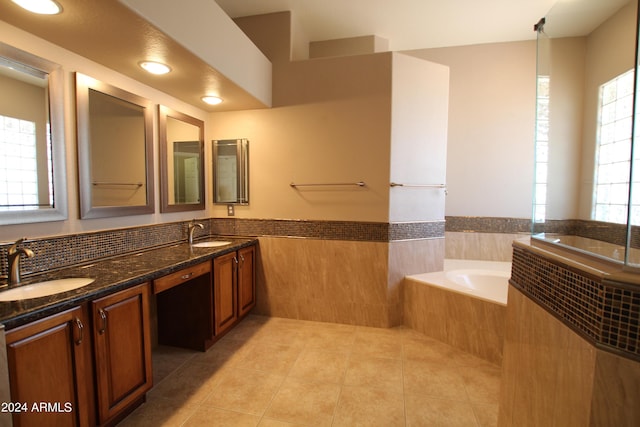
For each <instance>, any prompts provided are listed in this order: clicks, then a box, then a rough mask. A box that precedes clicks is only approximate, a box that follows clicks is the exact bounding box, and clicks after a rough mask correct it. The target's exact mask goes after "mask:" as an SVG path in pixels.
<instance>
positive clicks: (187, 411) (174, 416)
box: [118, 397, 197, 427]
mask: <svg viewBox="0 0 640 427" xmlns="http://www.w3.org/2000/svg"><path fill="white" fill-rule="evenodd" d="M196 407H197V405H189V404H183V402H182V401H181V400H179V399H165V398H163V397H158V398H155V399H154V398H147V401H146V402H145V403H143V404H142V405H141V406H139V407H138V408H137V409H136V410H135V411H133V413H131V415H129V416H128V417H127V418H125V419H124V420H123V421H122V422H121V423H119V424H118V426H121V427H160V426H166V427H171V426H180V425H182V424H183V423H184V422H185V421H186V420H187V418H189V416H191V414H192V413H193V411H194V410H195V408H196Z"/></svg>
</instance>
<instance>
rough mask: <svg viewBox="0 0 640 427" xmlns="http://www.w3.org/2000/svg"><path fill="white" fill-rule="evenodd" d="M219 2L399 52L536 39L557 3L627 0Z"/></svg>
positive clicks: (594, 6) (600, 4) (316, 37)
mask: <svg viewBox="0 0 640 427" xmlns="http://www.w3.org/2000/svg"><path fill="white" fill-rule="evenodd" d="M215 1H216V2H217V3H218V4H219V5H220V7H221V8H222V9H223V10H224V11H225V12H226V13H227V14H228V15H229V16H230V17H232V18H237V17H242V16H250V15H259V14H264V13H271V12H281V11H285V10H290V11H291V12H292V16H293V19H294V20H296V21H297V23H298V24H299V25H300V27H301V28H302V30H303V31H304V33H305V34H306V36H307V38H308V39H309V41H322V40H331V39H339V38H348V37H357V36H366V35H376V36H379V37H382V38H385V39H387V40H388V41H389V49H390V50H392V51H399V50H411V49H422V48H434V47H444V46H459V45H470V44H480V43H498V42H508V41H517V40H529V39H534V38H535V32H534V30H533V25H534V24H535V23H536V22H538V20H539V19H540V18H542V17H543V16H545V15H547V13H548V12H549V10H550V9H551V8H552V7H553V6H554V5H555V4H556V3H562V4H563V10H564V11H565V13H566V11H570V13H571V16H572V21H573V22H579V21H580V19H578V15H579V14H578V11H579V12H580V14H582V13H586V14H590V13H592V12H596V13H597V14H601V13H602V9H603V8H605V9H612V11H611V13H613V12H615V11H616V10H618V9H619V8H620V6H621V4H624V3H626V2H627V1H628V0H215ZM588 26H589V24H587V27H588ZM588 29H589V28H586V29H585V27H584V26H583V27H579V28H576V29H572V31H573V34H571V35H584V34H586V33H584V31H586V30H588ZM576 32H582V33H584V34H576Z"/></svg>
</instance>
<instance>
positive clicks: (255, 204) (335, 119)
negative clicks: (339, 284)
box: [209, 54, 392, 221]
mask: <svg viewBox="0 0 640 427" xmlns="http://www.w3.org/2000/svg"><path fill="white" fill-rule="evenodd" d="M391 57H392V56H391V54H379V55H368V56H358V57H344V58H331V59H319V60H312V61H303V62H291V63H277V64H275V65H274V69H275V73H274V92H273V94H274V108H272V109H269V110H252V111H239V112H228V113H226V112H225V113H214V114H211V119H210V123H211V124H210V126H209V128H210V129H211V131H212V137H213V139H233V138H247V139H249V156H250V164H251V167H250V177H249V180H250V205H249V206H246V207H245V206H238V207H237V208H236V216H238V217H245V218H281V219H282V218H289V219H291V218H294V219H317V220H353V221H387V220H388V209H389V208H388V207H389V199H388V197H389V196H388V194H389V192H388V188H389V187H388V186H389V182H388V177H389V150H390V147H389V146H390V143H389V138H390V132H391V131H390V128H391V66H392V61H391ZM358 181H364V182H365V183H366V186H365V187H362V188H361V187H357V186H345V187H300V188H299V189H294V188H292V187H290V185H289V184H290V183H291V182H295V183H345V182H346V183H353V182H358ZM214 214H215V215H216V216H224V215H226V207H224V206H216V207H214Z"/></svg>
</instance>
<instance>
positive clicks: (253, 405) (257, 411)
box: [203, 368, 284, 416]
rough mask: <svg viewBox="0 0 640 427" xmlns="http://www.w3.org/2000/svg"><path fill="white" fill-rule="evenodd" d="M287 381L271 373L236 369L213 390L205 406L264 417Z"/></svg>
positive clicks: (230, 371) (228, 373)
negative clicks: (281, 385) (283, 382)
mask: <svg viewBox="0 0 640 427" xmlns="http://www.w3.org/2000/svg"><path fill="white" fill-rule="evenodd" d="M283 379H284V377H282V376H280V375H274V374H271V373H267V372H261V371H252V370H245V369H239V368H238V369H236V368H234V369H232V370H229V371H228V372H227V374H226V375H225V376H224V377H223V378H222V379H221V380H220V381H219V383H218V384H217V385H216V386H215V387H214V388H213V389H212V390H211V393H210V394H209V396H208V398H207V399H206V400H205V401H204V403H203V405H204V406H206V407H215V408H219V409H227V410H231V411H237V412H243V413H246V414H253V415H260V416H261V415H262V414H264V411H265V410H266V409H267V407H268V406H269V403H270V402H271V400H272V399H273V397H274V396H275V394H276V393H277V392H278V389H279V387H280V384H282V381H283Z"/></svg>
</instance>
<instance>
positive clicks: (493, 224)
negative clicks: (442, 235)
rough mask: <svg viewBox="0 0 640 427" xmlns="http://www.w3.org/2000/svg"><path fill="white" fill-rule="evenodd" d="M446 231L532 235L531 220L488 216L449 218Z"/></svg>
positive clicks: (446, 218)
mask: <svg viewBox="0 0 640 427" xmlns="http://www.w3.org/2000/svg"><path fill="white" fill-rule="evenodd" d="M445 220H446V226H445V230H446V231H458V232H467V233H468V232H476V233H530V232H531V219H528V218H502V217H488V216H482V217H480V216H447V217H445Z"/></svg>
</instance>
